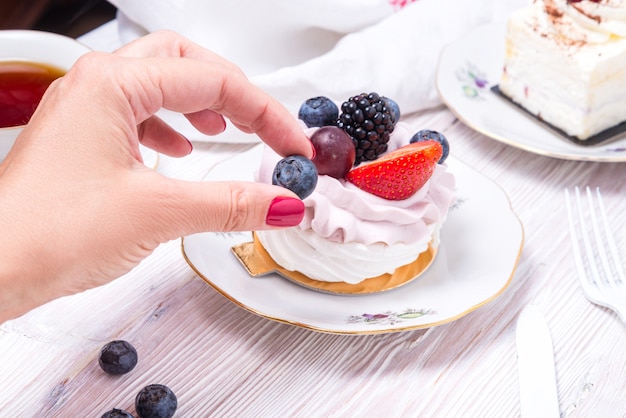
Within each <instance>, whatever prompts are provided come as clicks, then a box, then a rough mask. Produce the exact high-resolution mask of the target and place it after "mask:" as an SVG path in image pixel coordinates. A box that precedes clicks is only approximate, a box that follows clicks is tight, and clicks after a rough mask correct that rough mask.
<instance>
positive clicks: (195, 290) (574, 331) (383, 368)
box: [0, 25, 626, 417]
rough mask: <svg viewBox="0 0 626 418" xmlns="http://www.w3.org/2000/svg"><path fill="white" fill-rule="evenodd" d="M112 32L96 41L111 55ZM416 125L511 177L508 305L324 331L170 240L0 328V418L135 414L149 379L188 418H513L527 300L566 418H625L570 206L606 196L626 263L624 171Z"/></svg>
mask: <svg viewBox="0 0 626 418" xmlns="http://www.w3.org/2000/svg"><path fill="white" fill-rule="evenodd" d="M111 30H112V28H111V27H110V25H109V26H108V27H103V28H101V29H100V30H97V31H96V32H94V33H91V34H88V35H87V36H86V37H85V38H84V41H85V42H86V43H88V44H90V43H91V44H92V46H94V47H96V48H98V49H104V50H106V49H108V46H109V44H107V42H109V41H111V40H110V39H108V38H106V36H105V35H106V34H110V33H111ZM111 42H112V44H114V40H113V41H111ZM411 120H412V121H413V122H415V124H416V127H420V128H425V127H426V128H430V129H436V130H440V131H443V132H444V133H445V134H446V135H447V137H448V138H449V139H450V140H451V142H452V152H453V154H454V155H455V156H456V157H457V158H459V159H461V160H463V161H465V162H467V163H469V164H470V165H471V166H473V167H474V168H475V169H476V170H478V171H480V172H481V173H483V174H484V175H485V176H488V177H490V178H492V179H494V180H495V181H497V182H498V184H499V185H500V186H501V187H502V188H503V189H504V190H505V191H506V192H507V193H508V195H509V197H510V199H511V202H512V206H513V209H514V210H515V212H516V213H517V214H518V215H519V217H520V218H521V220H522V222H523V224H524V230H525V246H524V249H523V252H522V255H521V259H520V262H519V266H518V269H517V272H516V274H515V275H514V277H513V280H512V282H511V284H510V286H509V287H508V288H507V289H506V290H505V291H504V292H503V294H502V295H501V296H500V297H498V298H497V299H495V300H493V301H492V302H490V303H488V304H487V305H485V306H483V307H481V308H479V309H477V310H476V311H474V312H471V313H470V314H468V315H466V316H464V317H462V318H460V319H458V320H456V321H453V322H451V323H448V324H445V325H441V326H438V327H434V328H429V329H425V330H415V331H408V332H401V333H390V334H379V335H353V336H350V335H335V334H324V333H318V332H315V331H311V330H307V329H303V328H299V327H296V326H292V325H287V324H283V323H278V322H274V321H271V320H268V319H265V318H262V317H259V316H256V315H254V314H252V313H250V312H248V311H246V310H244V309H242V308H240V307H238V306H236V305H235V304H233V303H231V302H230V301H229V300H227V299H226V298H224V297H223V296H222V295H221V294H219V293H218V292H217V291H215V290H214V289H213V288H211V287H210V286H208V285H207V284H206V283H205V282H204V281H203V280H201V279H199V278H198V277H197V276H196V275H195V274H194V272H193V271H192V270H191V268H190V267H189V266H188V265H187V263H186V262H185V261H184V259H183V257H182V255H181V250H180V241H178V240H177V241H172V242H170V243H167V244H165V245H162V246H161V247H160V248H158V249H157V251H155V253H154V254H153V255H152V256H150V257H149V258H148V259H146V260H145V261H144V262H143V263H142V264H141V265H139V266H138V267H137V268H136V269H135V270H133V271H132V272H130V273H129V274H127V275H126V276H124V277H122V278H120V279H119V280H117V281H115V282H113V283H111V284H109V285H107V286H104V287H102V288H98V289H94V290H91V291H88V292H85V293H84V294H79V295H75V296H72V297H67V298H63V299H60V300H56V301H53V302H51V303H49V304H47V305H45V306H42V307H40V308H39V309H37V310H35V311H32V312H30V313H29V314H27V315H25V316H23V317H21V318H19V319H17V320H14V321H9V322H6V323H4V324H1V325H0V359H1V360H0V417H77V416H85V417H87V416H92V417H99V416H101V415H102V413H104V412H105V411H107V410H109V409H111V408H113V407H117V408H123V409H127V410H129V411H131V412H134V406H133V403H134V397H135V394H136V393H137V392H138V391H139V389H141V388H142V387H143V386H145V385H147V384H150V383H162V384H166V385H167V386H169V387H170V388H172V390H173V391H174V392H175V393H176V395H177V396H178V401H179V409H178V412H177V415H176V416H178V417H205V416H237V417H279V416H280V417H282V416H297V417H309V416H315V417H317V416H324V417H325V416H363V417H382V416H384V417H515V416H519V414H520V405H519V392H518V390H519V386H518V377H517V363H516V352H515V321H516V318H517V316H518V314H519V312H520V311H521V309H522V308H523V307H524V306H525V305H526V304H528V303H533V304H536V305H538V307H539V308H540V309H541V310H542V311H543V312H544V313H545V314H546V317H547V320H548V322H549V326H550V328H551V331H552V338H553V341H554V346H555V358H556V374H557V379H558V393H559V397H560V407H561V415H562V416H563V417H624V416H626V404H625V403H624V401H623V394H624V393H626V350H625V347H626V328H625V326H624V324H623V323H621V322H620V320H619V318H618V317H617V315H615V314H614V313H613V312H611V311H608V310H607V309H604V308H600V307H598V306H595V305H593V304H591V303H589V302H588V301H587V300H586V299H585V297H584V295H583V294H582V291H581V289H580V288H579V286H578V283H577V278H576V271H575V267H574V260H573V256H572V253H571V245H570V240H569V235H568V234H569V233H568V226H567V220H566V212H565V206H564V195H563V190H564V188H566V187H571V186H575V185H580V186H586V185H590V186H600V187H601V188H602V190H603V193H604V197H605V203H606V206H607V210H608V213H609V215H610V219H611V224H612V226H613V228H614V230H615V231H616V232H617V239H618V244H619V248H620V251H621V252H622V255H623V256H624V259H625V260H626V232H625V231H626V210H625V209H626V203H625V202H624V196H626V164H622V163H594V162H578V161H566V160H560V159H554V158H548V157H542V156H539V155H535V154H531V153H528V152H525V151H522V150H518V149H516V148H512V147H510V146H507V145H503V144H501V143H499V142H496V141H494V140H492V139H489V138H487V137H485V136H483V135H481V134H479V133H477V132H475V131H473V130H471V129H469V128H468V127H466V126H465V125H463V123H461V122H460V121H458V120H457V119H456V118H455V117H454V116H453V115H452V113H451V112H449V111H448V110H447V109H446V108H444V107H441V108H438V109H434V110H432V111H428V112H424V113H422V114H419V115H413V116H412V118H411ZM248 147H249V146H248V145H224V144H206V143H196V144H195V151H194V152H193V153H192V154H191V155H189V156H187V157H185V158H183V159H170V158H166V157H162V158H161V161H160V164H159V166H158V168H157V170H158V171H160V172H161V173H163V174H164V175H167V176H172V177H177V178H184V179H201V178H202V177H203V176H204V175H205V174H206V173H207V170H208V168H209V167H210V166H211V164H212V163H214V162H216V161H219V159H220V158H223V157H224V156H226V155H230V153H232V152H240V151H242V150H244V149H247V148H248ZM113 339H126V340H128V341H130V342H132V343H133V345H134V346H135V347H136V348H137V350H138V351H139V357H140V358H139V364H138V366H137V367H136V368H135V369H134V370H133V371H132V372H131V373H129V374H127V375H124V376H121V377H111V376H108V375H105V374H104V373H103V372H102V371H101V370H100V368H99V366H98V363H97V356H98V352H99V349H100V347H101V346H102V345H103V344H105V343H106V342H108V341H110V340H113Z"/></svg>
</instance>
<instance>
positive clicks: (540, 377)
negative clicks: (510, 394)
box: [516, 305, 560, 418]
mask: <svg viewBox="0 0 626 418" xmlns="http://www.w3.org/2000/svg"><path fill="white" fill-rule="evenodd" d="M516 344H517V367H518V372H519V385H520V404H521V416H522V417H529V418H530V417H532V418H541V417H546V418H548V417H549V418H552V417H559V416H560V410H559V399H558V393H557V386H556V372H555V367H554V352H553V346H552V338H551V337H550V329H549V328H548V323H547V322H546V319H545V317H544V316H543V314H542V313H541V311H540V310H539V309H538V308H537V307H536V306H534V305H528V306H526V308H524V310H523V311H522V313H521V314H520V315H519V317H518V319H517V328H516Z"/></svg>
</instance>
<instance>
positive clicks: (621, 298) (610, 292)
mask: <svg viewBox="0 0 626 418" xmlns="http://www.w3.org/2000/svg"><path fill="white" fill-rule="evenodd" d="M573 194H574V198H573V199H572V198H571V197H570V192H569V190H567V189H565V202H566V207H567V215H568V219H569V226H570V234H571V239H572V249H573V252H574V259H575V262H576V269H577V270H578V278H579V279H580V284H581V287H582V288H583V291H584V292H585V295H586V296H587V299H589V300H590V301H591V302H593V303H595V304H597V305H601V306H604V307H607V308H610V309H612V310H614V311H615V312H617V314H618V315H619V317H620V318H621V320H622V321H623V322H624V323H626V278H625V276H624V271H623V269H622V264H621V262H620V257H619V253H618V251H617V246H616V245H615V240H614V238H613V235H612V234H611V229H610V227H609V223H608V220H607V217H606V211H605V209H604V203H603V201H602V195H601V194H600V188H599V187H596V189H595V193H593V192H592V190H591V189H590V188H589V187H588V186H587V187H586V188H585V195H586V196H581V194H582V193H581V191H580V189H579V188H578V187H575V188H574V193H573ZM594 195H595V196H594ZM572 200H574V204H572ZM584 207H586V211H585V209H584ZM577 219H578V222H576V220H577ZM579 232H580V238H579Z"/></svg>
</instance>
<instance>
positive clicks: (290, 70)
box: [109, 0, 528, 142]
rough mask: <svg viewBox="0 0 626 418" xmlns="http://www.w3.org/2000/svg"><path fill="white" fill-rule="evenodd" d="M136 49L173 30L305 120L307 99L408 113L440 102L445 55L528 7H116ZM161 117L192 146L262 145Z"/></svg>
mask: <svg viewBox="0 0 626 418" xmlns="http://www.w3.org/2000/svg"><path fill="white" fill-rule="evenodd" d="M109 1H110V2H111V3H113V4H114V5H115V6H116V7H117V8H118V10H119V14H118V18H119V21H120V37H121V40H122V42H124V43H125V42H128V41H130V40H132V39H134V38H136V37H138V36H141V35H143V34H146V33H148V32H153V31H156V30H160V29H170V30H174V31H176V32H178V33H180V34H182V35H184V36H186V37H188V38H190V39H191V40H193V41H195V42H197V43H199V44H201V45H203V46H205V47H206V48H208V49H210V50H212V51H214V52H216V53H218V54H220V55H222V56H224V57H225V58H227V59H229V60H230V61H232V62H234V63H235V64H237V65H238V66H239V67H241V68H242V69H243V70H244V71H245V72H246V74H247V75H248V76H249V77H250V79H251V81H252V82H254V83H255V84H256V85H258V86H259V87H261V88H262V89H263V90H265V91H266V92H268V93H269V94H271V95H272V96H274V97H276V98H277V99H278V100H280V101H281V102H282V103H283V104H284V105H285V106H286V107H287V108H288V109H289V110H290V111H291V112H293V113H294V114H296V113H297V111H298V109H299V107H300V105H301V104H302V102H304V100H306V99H307V98H309V97H314V96H320V95H323V96H327V97H329V98H331V99H332V100H334V101H335V102H337V103H341V102H342V101H344V100H346V99H347V98H348V97H350V96H352V95H355V94H359V93H361V92H370V91H376V92H377V93H379V94H381V95H384V96H387V97H390V98H392V99H394V100H395V101H396V102H397V103H398V104H399V105H400V108H401V110H402V112H403V113H404V114H408V113H412V112H415V111H418V110H422V109H425V108H429V107H433V106H436V105H439V104H440V100H439V98H438V95H437V92H436V88H435V75H436V69H437V64H438V59H439V53H440V51H441V49H442V48H443V47H444V46H445V45H446V44H448V43H450V42H452V41H454V40H456V39H459V38H460V37H462V36H463V35H464V34H466V33H467V32H468V31H470V30H472V29H473V28H475V27H478V26H480V25H483V24H486V23H489V22H492V21H497V20H502V19H504V18H506V16H507V15H508V14H509V13H510V12H511V11H512V10H514V9H516V8H518V7H520V6H522V5H524V4H526V3H527V1H528V0H474V1H467V0H316V1H314V2H312V1H310V0H263V1H259V0H231V1H216V0H215V1H211V0H109ZM161 116H162V117H163V118H164V119H166V120H167V121H168V122H169V123H170V124H172V125H173V126H174V127H175V128H177V129H179V130H180V131H181V133H183V134H185V135H187V136H188V137H189V139H192V140H202V139H204V140H225V141H236V142H253V141H258V138H256V136H254V135H244V134H242V133H240V132H238V131H237V132H235V131H234V129H233V128H229V129H227V132H226V133H225V134H222V135H220V136H218V137H214V138H203V137H202V135H200V134H198V133H197V132H195V131H194V130H193V128H191V127H190V125H189V124H188V123H187V122H186V120H185V119H184V118H182V117H180V118H178V117H176V116H175V115H173V114H171V113H167V112H163V113H162V114H161Z"/></svg>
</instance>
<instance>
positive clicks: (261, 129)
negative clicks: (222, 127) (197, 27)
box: [115, 31, 312, 157]
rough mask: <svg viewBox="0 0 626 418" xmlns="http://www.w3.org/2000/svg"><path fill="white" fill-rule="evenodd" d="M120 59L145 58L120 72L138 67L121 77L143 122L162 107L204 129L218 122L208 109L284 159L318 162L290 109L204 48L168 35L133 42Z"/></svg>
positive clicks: (121, 51)
mask: <svg viewBox="0 0 626 418" xmlns="http://www.w3.org/2000/svg"><path fill="white" fill-rule="evenodd" d="M115 54H116V55H117V56H119V57H128V58H130V57H142V58H144V59H143V60H128V61H126V60H123V61H122V62H121V63H120V66H119V67H118V68H119V69H118V71H121V70H122V69H123V68H124V66H125V65H132V66H133V68H130V69H128V71H126V73H127V74H130V75H132V77H130V78H127V77H118V78H116V80H118V81H119V82H120V83H121V84H122V89H123V91H124V92H125V93H126V94H127V95H128V101H129V103H131V105H133V106H135V108H134V109H133V111H134V113H135V114H136V115H137V117H138V118H145V117H148V116H150V115H152V114H154V112H156V110H158V108H160V107H161V106H162V107H165V108H167V109H170V110H173V111H177V112H182V113H185V114H192V115H190V117H189V118H190V120H191V121H192V123H194V125H196V127H198V128H199V129H201V130H202V129H204V128H206V125H205V124H204V122H206V120H207V119H206V118H209V116H208V115H211V117H210V118H209V119H211V118H212V117H213V116H212V113H210V112H209V113H207V112H206V110H207V109H208V110H210V111H213V112H216V113H219V114H222V115H224V116H226V117H227V118H229V119H230V120H231V121H232V122H233V124H234V125H235V126H237V127H238V128H239V129H241V130H243V131H244V132H254V133H256V134H257V135H258V136H259V137H260V138H261V139H263V140H264V141H265V142H266V143H267V144H268V145H270V146H271V147H272V148H273V149H274V150H275V151H277V152H278V153H279V154H282V155H291V154H300V155H304V156H307V157H312V148H311V145H310V141H308V139H307V138H306V136H305V135H304V133H303V131H302V129H301V127H300V125H299V124H298V123H297V121H296V120H295V118H294V117H293V115H291V114H290V113H289V111H287V109H285V108H284V107H283V106H282V105H281V104H280V103H278V102H277V101H275V100H274V99H272V98H271V97H270V96H268V95H267V94H265V93H264V92H263V91H261V90H260V89H259V88H258V87H256V86H254V85H253V84H252V83H250V81H249V80H248V79H247V78H246V77H245V75H244V74H243V73H242V71H241V70H240V69H239V68H237V67H236V66H235V65H233V64H232V63H230V62H228V61H227V60H225V59H223V58H221V57H219V56H217V55H216V54H214V53H212V52H210V51H208V50H206V49H204V48H202V47H200V46H199V45H197V44H195V43H193V42H191V41H189V40H187V39H185V38H183V37H180V36H178V35H176V34H174V33H172V32H166V31H164V32H156V33H154V34H151V35H148V36H146V37H144V38H142V39H140V40H138V41H135V42H132V43H130V44H128V45H127V46H125V47H123V48H121V49H119V50H118V51H116V52H115ZM137 66H140V68H137ZM155 87H156V90H155ZM193 114H195V115H193ZM199 115H201V117H200V116H199ZM213 122H214V121H211V123H209V127H213V126H214V125H212V123H213ZM210 132H214V131H210Z"/></svg>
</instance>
